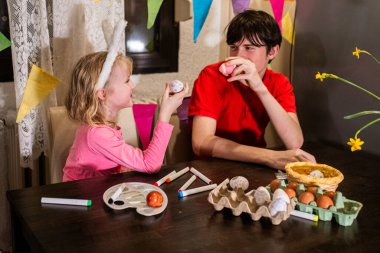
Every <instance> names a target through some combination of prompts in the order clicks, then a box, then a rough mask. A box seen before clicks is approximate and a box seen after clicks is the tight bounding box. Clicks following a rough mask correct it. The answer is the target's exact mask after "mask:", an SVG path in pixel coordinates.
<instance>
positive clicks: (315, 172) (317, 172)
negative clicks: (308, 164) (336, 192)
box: [309, 170, 325, 178]
mask: <svg viewBox="0 0 380 253" xmlns="http://www.w3.org/2000/svg"><path fill="white" fill-rule="evenodd" d="M309 176H310V177H317V178H324V177H325V176H324V175H323V173H322V172H321V171H320V170H313V171H312V172H310V174H309Z"/></svg>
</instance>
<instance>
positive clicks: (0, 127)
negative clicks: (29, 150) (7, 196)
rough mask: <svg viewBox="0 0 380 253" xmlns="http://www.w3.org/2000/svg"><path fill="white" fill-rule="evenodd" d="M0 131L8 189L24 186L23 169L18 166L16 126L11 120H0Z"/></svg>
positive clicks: (18, 153)
mask: <svg viewBox="0 0 380 253" xmlns="http://www.w3.org/2000/svg"><path fill="white" fill-rule="evenodd" d="M0 121H1V122H0V131H1V135H2V137H3V140H4V142H3V143H4V145H3V148H4V149H3V150H4V151H5V152H4V153H3V154H2V156H3V157H2V158H3V159H4V161H6V162H5V169H6V171H7V174H8V184H9V189H19V188H23V187H24V183H23V182H24V175H23V169H22V168H21V167H20V149H19V142H18V127H17V124H15V123H14V122H9V121H11V120H8V121H7V119H2V120H0Z"/></svg>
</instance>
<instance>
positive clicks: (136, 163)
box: [63, 52, 189, 181]
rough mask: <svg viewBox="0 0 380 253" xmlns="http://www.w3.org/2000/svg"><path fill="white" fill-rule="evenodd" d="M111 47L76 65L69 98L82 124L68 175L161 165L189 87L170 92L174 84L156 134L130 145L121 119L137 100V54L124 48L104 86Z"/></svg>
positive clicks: (152, 168)
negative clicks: (174, 119)
mask: <svg viewBox="0 0 380 253" xmlns="http://www.w3.org/2000/svg"><path fill="white" fill-rule="evenodd" d="M106 57H107V52H97V53H93V54H89V55H87V56H85V57H83V58H82V59H80V60H79V62H78V63H77V65H76V66H75V68H74V71H73V75H72V78H71V86H70V89H69V93H68V96H67V99H66V108H67V111H68V114H69V116H70V117H71V118H72V119H74V120H77V121H80V122H81V123H82V124H81V125H80V126H79V128H78V129H77V132H76V136H75V140H74V143H73V145H72V147H71V149H70V153H69V156H68V158H67V161H66V165H65V167H64V169H63V172H64V175H63V181H71V180H78V179H84V178H91V177H95V176H99V175H108V174H114V173H119V172H123V171H128V170H135V171H140V172H144V173H155V172H158V171H159V170H160V168H161V165H162V162H163V159H164V155H165V150H166V147H167V145H168V142H169V139H170V136H171V133H172V130H173V126H172V125H170V124H169V123H168V122H169V119H170V116H171V114H172V113H173V112H174V111H175V110H176V109H177V107H178V106H179V105H181V103H182V100H183V98H184V97H185V95H186V93H187V92H188V89H189V88H188V84H187V83H186V84H185V86H184V89H183V91H181V92H179V93H176V94H174V95H171V96H169V85H168V84H166V89H165V92H164V95H163V97H162V103H161V106H160V111H159V115H158V121H157V124H156V126H155V129H154V132H153V137H152V140H151V142H150V144H149V146H148V148H147V149H146V150H145V151H142V150H140V149H138V148H135V147H133V146H130V145H128V144H127V143H125V142H124V140H123V138H122V133H121V129H120V127H118V126H117V125H116V118H117V114H118V112H119V111H120V110H121V109H123V108H126V107H131V106H132V91H133V89H134V88H135V84H134V83H133V82H132V80H131V79H130V76H131V73H132V60H131V59H130V58H128V57H126V56H124V55H122V54H118V55H117V56H116V58H115V60H114V62H113V64H112V65H111V66H112V67H111V69H110V74H109V77H108V79H106V81H105V82H104V84H103V85H101V86H100V88H99V84H98V83H99V79H101V78H100V77H99V76H100V75H101V72H102V68H103V65H104V63H105V61H106Z"/></svg>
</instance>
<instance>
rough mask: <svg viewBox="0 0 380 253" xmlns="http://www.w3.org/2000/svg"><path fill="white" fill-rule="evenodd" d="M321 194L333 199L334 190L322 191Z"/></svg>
mask: <svg viewBox="0 0 380 253" xmlns="http://www.w3.org/2000/svg"><path fill="white" fill-rule="evenodd" d="M323 195H326V196H329V197H330V198H331V199H334V197H335V192H334V191H327V192H325V193H323Z"/></svg>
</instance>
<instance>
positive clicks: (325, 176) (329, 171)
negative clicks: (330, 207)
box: [285, 162, 344, 191]
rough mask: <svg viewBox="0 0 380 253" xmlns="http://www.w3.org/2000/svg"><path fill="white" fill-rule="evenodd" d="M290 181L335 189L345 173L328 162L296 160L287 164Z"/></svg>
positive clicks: (325, 188) (324, 188)
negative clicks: (317, 162)
mask: <svg viewBox="0 0 380 253" xmlns="http://www.w3.org/2000/svg"><path fill="white" fill-rule="evenodd" d="M285 170H286V173H287V175H288V180H289V182H296V183H298V184H303V185H305V186H319V187H321V188H322V189H323V190H325V191H335V190H336V189H337V188H338V185H339V183H340V182H342V181H343V178H344V176H343V174H342V173H341V172H340V171H339V170H337V169H335V168H333V167H331V166H329V165H326V164H314V163H309V162H294V163H288V164H286V165H285Z"/></svg>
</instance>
